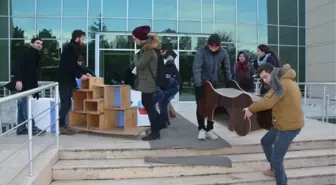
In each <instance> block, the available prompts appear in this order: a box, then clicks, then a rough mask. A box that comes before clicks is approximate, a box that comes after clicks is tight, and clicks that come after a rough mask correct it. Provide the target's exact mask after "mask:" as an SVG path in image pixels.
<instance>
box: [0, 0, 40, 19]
mask: <svg viewBox="0 0 336 185" xmlns="http://www.w3.org/2000/svg"><path fill="white" fill-rule="evenodd" d="M5 1H8V0H2V2H5ZM10 1H11V8H12V9H11V15H12V16H34V15H35V0H24V1H22V0H10ZM5 5H7V2H6V3H5ZM1 6H3V4H1ZM5 7H6V8H5V9H7V6H5ZM0 12H2V11H0ZM6 13H7V14H8V12H7V10H6ZM1 14H2V13H1Z"/></svg>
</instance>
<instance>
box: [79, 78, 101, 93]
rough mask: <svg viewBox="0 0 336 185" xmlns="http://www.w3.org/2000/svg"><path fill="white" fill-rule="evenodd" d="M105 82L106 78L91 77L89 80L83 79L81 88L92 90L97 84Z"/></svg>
mask: <svg viewBox="0 0 336 185" xmlns="http://www.w3.org/2000/svg"><path fill="white" fill-rule="evenodd" d="M102 84H104V79H103V78H99V77H91V78H89V79H87V80H82V82H81V89H90V90H92V89H93V87H94V86H96V85H102Z"/></svg>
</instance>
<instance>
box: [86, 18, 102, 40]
mask: <svg viewBox="0 0 336 185" xmlns="http://www.w3.org/2000/svg"><path fill="white" fill-rule="evenodd" d="M101 27H103V29H102V30H101ZM100 31H107V29H106V25H105V24H104V23H103V25H102V21H101V19H100V18H97V19H89V28H88V32H89V33H88V39H95V37H96V36H95V35H96V32H100Z"/></svg>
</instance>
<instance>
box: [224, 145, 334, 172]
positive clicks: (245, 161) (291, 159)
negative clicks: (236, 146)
mask: <svg viewBox="0 0 336 185" xmlns="http://www.w3.org/2000/svg"><path fill="white" fill-rule="evenodd" d="M227 157H229V159H230V160H231V163H232V167H246V166H248V167H249V168H262V169H267V168H269V162H268V161H267V160H266V157H265V155H264V154H263V153H258V154H243V155H229V156H227ZM285 158H286V160H285V162H284V165H285V167H286V168H305V167H314V166H329V165H336V150H335V149H322V150H301V151H289V152H287V154H286V156H285Z"/></svg>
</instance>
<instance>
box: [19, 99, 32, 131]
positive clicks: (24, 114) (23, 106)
mask: <svg viewBox="0 0 336 185" xmlns="http://www.w3.org/2000/svg"><path fill="white" fill-rule="evenodd" d="M17 107H18V112H17V124H20V123H22V122H24V121H26V120H27V119H28V97H23V98H21V99H18V101H17ZM32 123H33V130H34V129H35V128H36V127H35V121H34V119H32ZM27 124H28V122H27V123H26V124H23V125H21V126H19V127H18V130H19V131H22V130H27V127H26V125H27Z"/></svg>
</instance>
